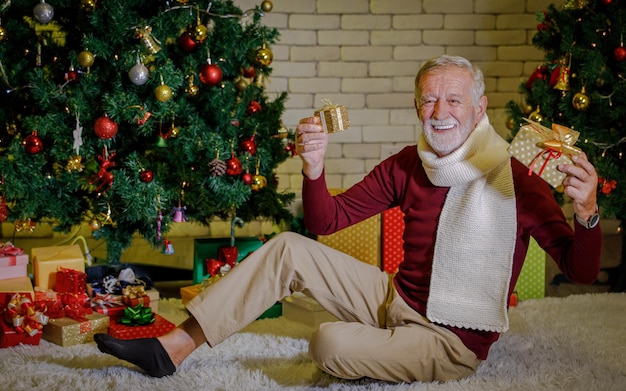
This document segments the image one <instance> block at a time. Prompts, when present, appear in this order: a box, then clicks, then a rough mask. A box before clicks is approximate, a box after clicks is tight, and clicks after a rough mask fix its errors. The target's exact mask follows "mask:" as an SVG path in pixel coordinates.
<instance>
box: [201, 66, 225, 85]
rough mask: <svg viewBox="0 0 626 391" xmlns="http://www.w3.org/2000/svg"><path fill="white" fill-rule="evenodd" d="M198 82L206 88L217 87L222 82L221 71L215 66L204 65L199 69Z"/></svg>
mask: <svg viewBox="0 0 626 391" xmlns="http://www.w3.org/2000/svg"><path fill="white" fill-rule="evenodd" d="M200 81H201V82H202V83H203V84H206V85H208V86H215V85H218V84H219V83H220V82H221V81H222V69H221V68H220V66H219V65H217V64H206V65H204V66H203V67H202V69H200Z"/></svg>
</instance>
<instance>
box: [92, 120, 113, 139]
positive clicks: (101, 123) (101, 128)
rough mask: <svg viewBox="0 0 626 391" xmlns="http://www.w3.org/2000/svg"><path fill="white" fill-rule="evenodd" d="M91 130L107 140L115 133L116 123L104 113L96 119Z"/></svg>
mask: <svg viewBox="0 0 626 391" xmlns="http://www.w3.org/2000/svg"><path fill="white" fill-rule="evenodd" d="M93 130H94V131H95V132H96V136H98V137H99V138H101V139H103V140H108V139H110V138H113V137H115V135H116V134H117V123H116V122H115V121H113V120H112V119H111V118H109V117H107V116H106V115H105V116H102V117H99V118H98V119H96V121H95V122H94V124H93Z"/></svg>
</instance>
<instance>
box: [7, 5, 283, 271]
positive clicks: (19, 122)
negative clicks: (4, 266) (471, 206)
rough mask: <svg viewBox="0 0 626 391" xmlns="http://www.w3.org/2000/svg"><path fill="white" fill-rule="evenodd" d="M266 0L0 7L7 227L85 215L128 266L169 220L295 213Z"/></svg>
mask: <svg viewBox="0 0 626 391" xmlns="http://www.w3.org/2000/svg"><path fill="white" fill-rule="evenodd" d="M271 9H272V3H271V2H270V1H263V2H262V3H261V4H260V5H259V6H257V7H256V8H255V9H251V10H247V11H245V12H243V11H242V10H241V9H239V8H237V7H236V6H234V5H233V3H232V1H230V0H213V1H207V0H199V1H196V2H193V3H192V2H188V1H187V0H178V1H166V0H163V1H145V0H106V1H96V0H57V1H53V0H50V1H48V2H46V1H44V0H41V1H40V2H36V1H32V0H29V1H26V0H12V1H4V3H3V4H2V5H0V18H1V19H0V84H2V85H3V89H2V91H0V100H1V103H0V121H1V122H2V123H4V124H5V126H3V127H2V129H1V130H0V175H1V177H2V181H1V182H0V196H1V197H2V207H1V210H0V218H1V221H5V220H7V221H15V223H16V227H23V226H25V225H26V226H28V225H29V224H33V223H34V222H49V223H51V224H52V225H53V226H54V228H55V229H56V230H58V231H62V232H67V231H69V230H70V228H72V227H73V226H76V225H78V224H81V223H84V222H89V224H90V226H91V228H92V230H93V236H94V237H95V238H96V239H103V240H105V241H106V244H107V261H108V262H109V263H117V262H119V258H120V255H121V253H122V252H123V250H124V249H125V248H127V247H128V246H129V245H130V243H131V239H132V235H133V234H134V233H139V234H141V235H142V236H143V237H144V238H145V239H146V240H148V241H149V242H151V243H153V244H154V245H155V246H158V245H165V244H166V243H167V241H165V240H164V234H165V233H166V232H167V230H168V228H169V227H171V223H172V221H175V222H183V221H187V220H193V221H198V222H202V223H208V222H209V221H210V220H211V219H213V218H215V217H219V218H223V219H231V220H232V219H235V218H236V219H241V220H242V221H245V222H248V221H251V220H253V219H256V218H267V219H270V220H273V221H276V222H280V221H290V220H291V217H292V216H291V213H290V212H289V211H288V210H287V209H286V207H287V206H288V204H289V203H290V202H291V201H292V200H293V198H294V195H293V194H291V193H281V192H278V191H277V180H276V177H275V174H274V169H275V168H276V167H277V165H278V164H280V163H281V162H283V161H284V160H286V158H287V157H289V156H290V155H291V153H290V151H292V150H293V149H292V148H291V147H292V145H287V143H289V142H290V140H292V139H293V135H292V134H291V132H289V131H288V130H287V129H286V128H285V127H284V126H283V125H282V123H281V120H280V117H281V115H282V112H283V111H284V101H285V99H286V94H285V93H283V94H278V95H277V96H276V98H275V99H274V100H270V99H269V98H268V96H267V94H266V92H265V85H264V80H265V79H264V78H265V77H267V76H268V75H269V74H270V72H271V68H270V65H271V62H272V51H271V49H270V45H271V44H272V43H274V42H275V40H276V39H277V38H278V32H277V31H276V30H275V29H270V28H267V27H265V26H263V25H262V24H261V22H260V21H261V17H262V15H263V13H264V12H269V11H271Z"/></svg>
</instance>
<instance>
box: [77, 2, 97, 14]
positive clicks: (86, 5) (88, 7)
mask: <svg viewBox="0 0 626 391" xmlns="http://www.w3.org/2000/svg"><path fill="white" fill-rule="evenodd" d="M80 8H81V9H82V10H83V11H86V12H91V11H93V10H94V9H95V8H96V0H80Z"/></svg>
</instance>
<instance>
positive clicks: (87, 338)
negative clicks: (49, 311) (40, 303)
mask: <svg viewBox="0 0 626 391" xmlns="http://www.w3.org/2000/svg"><path fill="white" fill-rule="evenodd" d="M109 321H110V320H109V317H108V316H106V315H102V314H100V313H97V312H94V313H92V314H88V315H85V316H84V317H82V318H77V319H72V318H59V319H50V320H49V321H48V324H47V325H45V326H44V328H43V339H45V340H46V341H49V342H53V343H55V344H57V345H61V346H71V345H78V344H81V343H87V342H93V336H94V335H95V334H97V333H105V334H106V333H107V332H108V331H109Z"/></svg>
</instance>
